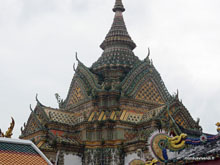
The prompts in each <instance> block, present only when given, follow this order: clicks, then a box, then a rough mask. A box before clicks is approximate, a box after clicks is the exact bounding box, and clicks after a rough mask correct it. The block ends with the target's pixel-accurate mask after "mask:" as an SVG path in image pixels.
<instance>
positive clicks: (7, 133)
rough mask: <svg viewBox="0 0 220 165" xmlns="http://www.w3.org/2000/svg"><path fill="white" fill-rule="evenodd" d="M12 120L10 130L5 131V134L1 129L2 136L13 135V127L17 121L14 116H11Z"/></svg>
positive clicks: (0, 135)
mask: <svg viewBox="0 0 220 165" xmlns="http://www.w3.org/2000/svg"><path fill="white" fill-rule="evenodd" d="M11 120H12V122H11V123H10V127H8V130H7V131H6V132H5V134H4V133H3V132H2V131H1V130H0V137H6V138H11V136H12V135H13V133H12V132H13V129H14V126H15V121H14V119H13V117H11Z"/></svg>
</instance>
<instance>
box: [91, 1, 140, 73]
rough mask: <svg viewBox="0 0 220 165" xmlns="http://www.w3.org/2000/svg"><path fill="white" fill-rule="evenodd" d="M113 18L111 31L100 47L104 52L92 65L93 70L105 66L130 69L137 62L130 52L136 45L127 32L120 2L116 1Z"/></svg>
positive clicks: (123, 9) (136, 58)
mask: <svg viewBox="0 0 220 165" xmlns="http://www.w3.org/2000/svg"><path fill="white" fill-rule="evenodd" d="M112 10H113V11H114V12H115V17H114V21H113V24H112V26H111V29H110V30H109V32H108V34H107V35H106V37H105V40H104V41H103V42H102V44H101V45H100V47H101V48H102V49H103V50H104V52H103V54H102V56H101V57H100V58H99V59H98V61H97V62H95V63H94V64H93V65H92V69H93V70H97V69H99V68H103V67H105V66H116V65H117V66H124V67H127V68H132V66H133V64H135V63H136V62H137V61H139V59H138V57H136V56H135V55H134V53H133V52H132V50H133V49H134V48H135V47H136V44H135V43H134V42H133V41H132V39H131V37H130V36H129V34H128V32H127V28H126V25H125V23H124V19H123V15H122V13H123V12H124V11H125V8H124V6H123V4H122V0H116V1H115V5H114V8H113V9H112Z"/></svg>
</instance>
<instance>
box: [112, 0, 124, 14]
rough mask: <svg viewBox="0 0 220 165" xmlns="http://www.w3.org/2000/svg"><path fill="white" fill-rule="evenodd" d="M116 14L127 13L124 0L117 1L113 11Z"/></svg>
mask: <svg viewBox="0 0 220 165" xmlns="http://www.w3.org/2000/svg"><path fill="white" fill-rule="evenodd" d="M112 10H113V11H114V12H116V11H121V12H124V11H125V8H124V6H123V4H122V0H116V1H115V6H114V8H113V9H112Z"/></svg>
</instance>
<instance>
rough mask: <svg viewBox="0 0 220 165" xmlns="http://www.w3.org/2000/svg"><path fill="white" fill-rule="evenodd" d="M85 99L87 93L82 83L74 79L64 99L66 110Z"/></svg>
mask: <svg viewBox="0 0 220 165" xmlns="http://www.w3.org/2000/svg"><path fill="white" fill-rule="evenodd" d="M86 98H87V93H86V91H85V88H84V86H83V82H82V81H80V79H79V78H75V77H74V79H73V81H72V84H71V88H70V90H69V93H68V96H67V99H66V101H67V104H66V108H69V107H72V106H74V105H76V104H78V103H79V102H81V101H82V100H84V99H86Z"/></svg>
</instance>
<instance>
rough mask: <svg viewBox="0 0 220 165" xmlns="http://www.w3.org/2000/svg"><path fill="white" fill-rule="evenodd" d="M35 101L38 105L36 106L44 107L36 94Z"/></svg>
mask: <svg viewBox="0 0 220 165" xmlns="http://www.w3.org/2000/svg"><path fill="white" fill-rule="evenodd" d="M35 99H36V101H37V104H38V105H40V106H43V107H44V105H43V104H41V102H40V101H39V100H38V94H37V93H36V96H35Z"/></svg>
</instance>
